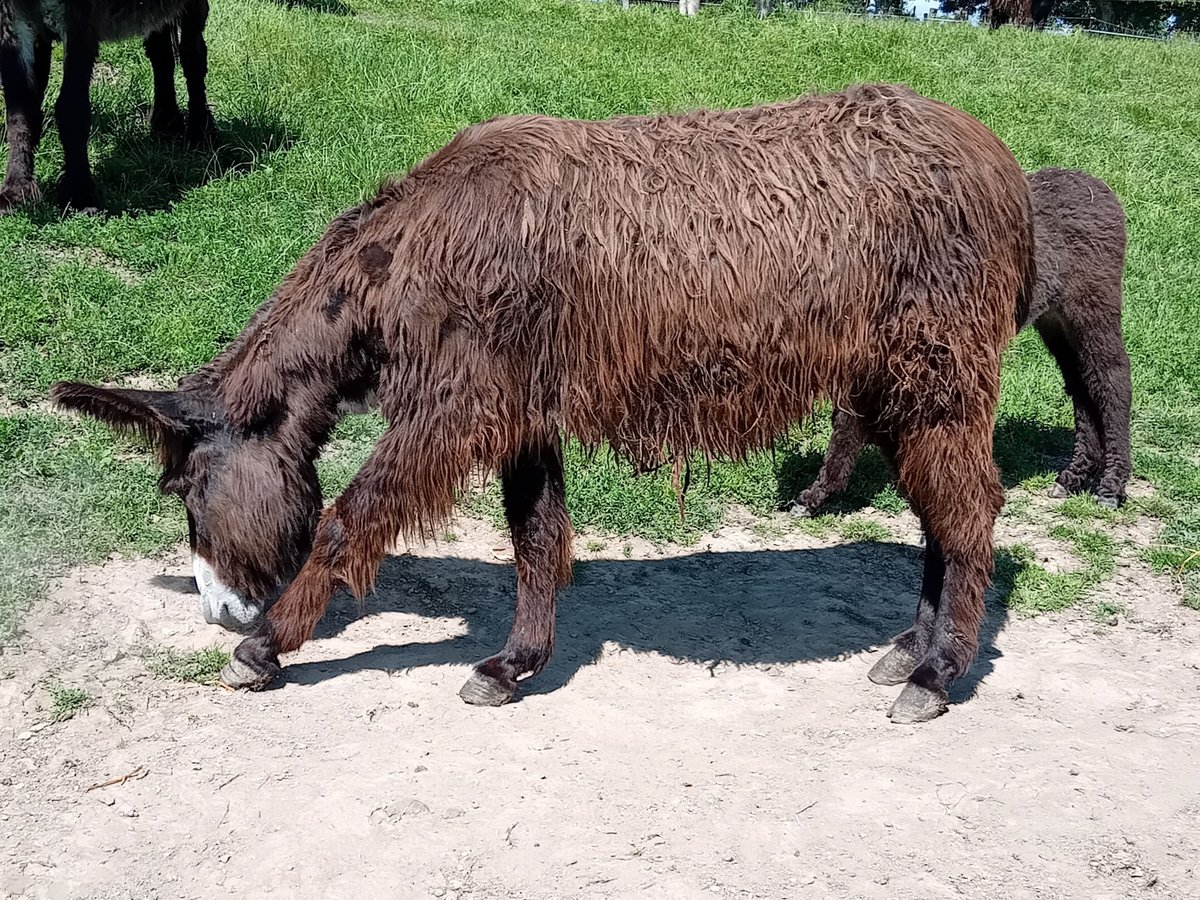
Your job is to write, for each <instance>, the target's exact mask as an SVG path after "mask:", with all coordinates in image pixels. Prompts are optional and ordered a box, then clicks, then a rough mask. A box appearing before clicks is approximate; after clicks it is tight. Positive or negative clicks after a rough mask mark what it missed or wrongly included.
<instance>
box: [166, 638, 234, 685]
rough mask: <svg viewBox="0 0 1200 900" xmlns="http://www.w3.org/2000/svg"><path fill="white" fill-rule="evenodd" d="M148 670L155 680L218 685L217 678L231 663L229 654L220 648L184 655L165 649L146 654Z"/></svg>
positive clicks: (195, 651) (208, 648)
mask: <svg viewBox="0 0 1200 900" xmlns="http://www.w3.org/2000/svg"><path fill="white" fill-rule="evenodd" d="M145 660H146V668H147V669H149V670H150V674H151V675H153V676H154V677H155V678H165V679H168V680H170V681H191V682H194V683H196V684H207V685H212V684H216V682H217V676H218V675H220V674H221V670H222V669H224V668H225V666H226V665H227V664H228V662H229V654H228V653H226V652H225V651H224V650H222V649H220V648H219V647H207V648H205V649H203V650H194V651H192V652H190V653H184V652H182V651H180V650H173V649H171V648H163V649H159V650H154V651H150V652H148V653H146V654H145Z"/></svg>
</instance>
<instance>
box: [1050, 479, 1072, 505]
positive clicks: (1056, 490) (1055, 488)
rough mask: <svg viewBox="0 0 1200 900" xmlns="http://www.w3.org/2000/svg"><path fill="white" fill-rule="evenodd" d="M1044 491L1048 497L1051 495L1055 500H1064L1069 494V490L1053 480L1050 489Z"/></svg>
mask: <svg viewBox="0 0 1200 900" xmlns="http://www.w3.org/2000/svg"><path fill="white" fill-rule="evenodd" d="M1046 493H1047V494H1048V495H1049V496H1050V497H1053V498H1054V499H1055V500H1066V499H1067V498H1068V497H1070V496H1071V492H1070V491H1068V490H1067V489H1066V488H1065V487H1063V486H1062V485H1061V484H1059V483H1058V482H1057V481H1056V482H1054V484H1052V485H1050V490H1048V491H1047V492H1046Z"/></svg>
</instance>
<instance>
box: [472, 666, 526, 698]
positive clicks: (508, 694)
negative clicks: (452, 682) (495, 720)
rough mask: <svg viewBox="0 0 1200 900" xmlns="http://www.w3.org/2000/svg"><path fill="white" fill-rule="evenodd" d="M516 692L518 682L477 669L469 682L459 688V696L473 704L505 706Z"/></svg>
mask: <svg viewBox="0 0 1200 900" xmlns="http://www.w3.org/2000/svg"><path fill="white" fill-rule="evenodd" d="M516 692H517V685H516V682H513V681H508V680H506V679H503V678H497V677H496V676H494V675H489V674H487V673H486V672H482V671H480V670H479V669H476V670H475V672H474V673H473V674H472V675H471V677H470V678H468V679H467V683H466V684H464V685H463V686H462V687H461V688H459V691H458V696H460V697H462V698H463V700H464V701H466V702H467V703H470V704H471V705H472V706H503V705H504V704H505V703H507V702H508V701H509V700H511V699H512V698H513V695H514V694H516Z"/></svg>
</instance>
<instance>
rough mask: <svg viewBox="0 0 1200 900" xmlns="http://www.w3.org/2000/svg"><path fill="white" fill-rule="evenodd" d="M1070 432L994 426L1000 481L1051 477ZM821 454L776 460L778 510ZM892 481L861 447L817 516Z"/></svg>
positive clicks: (1015, 423) (1033, 424) (842, 508)
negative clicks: (840, 484) (841, 484)
mask: <svg viewBox="0 0 1200 900" xmlns="http://www.w3.org/2000/svg"><path fill="white" fill-rule="evenodd" d="M1074 445H1075V432H1074V431H1073V430H1072V429H1070V428H1061V427H1057V426H1051V425H1046V424H1044V423H1042V422H1038V421H1033V420H1029V419H1013V418H1006V419H1001V420H999V421H998V422H997V423H996V433H995V440H994V450H993V452H994V455H995V459H996V465H997V466H999V468H1000V481H1001V483H1002V484H1003V485H1004V487H1005V488H1012V487H1015V486H1017V485H1018V484H1020V483H1021V482H1023V481H1025V479H1027V478H1030V477H1032V476H1034V475H1044V474H1047V473H1054V474H1057V473H1058V472H1059V470H1061V469H1062V468H1063V467H1064V466H1065V465H1066V464H1067V461H1068V460H1069V459H1070V457H1071V452H1072V450H1073V448H1074ZM824 459H825V452H824V451H823V450H822V451H817V450H809V451H806V452H803V453H795V452H789V453H786V454H784V455H783V456H782V458H781V461H780V466H779V493H778V495H777V500H778V502H779V505H780V506H781V507H784V506H786V505H787V504H790V503H791V501H792V500H794V499H795V498H796V495H797V494H799V493H800V492H801V491H802V490H804V489H805V488H806V487H808V486H809V485H810V484H812V483H813V482H814V481H815V480H816V478H817V473H818V472H819V471H820V469H821V463H822V462H823V461H824ZM894 483H895V479H894V477H893V475H892V470H891V469H890V468H889V467H888V465H887V463H886V462H884V460H883V457H882V456H880V455H879V451H878V450H876V449H875V447H873V446H867V447H866V448H865V449H864V450H863V453H862V455H861V456H860V457H859V458H858V463H857V464H856V465H855V467H854V471H853V473H852V474H851V475H850V480H849V481H848V482H847V483H846V489H845V490H844V491H842V492H841V493H838V494H834V495H832V496H831V497H830V498H829V500H828V501H826V503H825V505H824V506H823V507H822V508H821V512H823V513H851V512H857V511H858V510H860V509H863V508H864V507H866V506H869V505H871V502H872V501H873V500H874V499H875V497H876V496H878V494H879V492H880V491H882V490H883V489H884V488H885V487H887V486H888V485H890V484H894Z"/></svg>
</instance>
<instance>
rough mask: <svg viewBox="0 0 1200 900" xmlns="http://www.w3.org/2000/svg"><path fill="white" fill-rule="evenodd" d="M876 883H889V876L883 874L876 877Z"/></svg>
mask: <svg viewBox="0 0 1200 900" xmlns="http://www.w3.org/2000/svg"><path fill="white" fill-rule="evenodd" d="M875 883H876V884H887V883H888V877H887V876H886V875H881V876H879V877H878V878H876V879H875Z"/></svg>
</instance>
